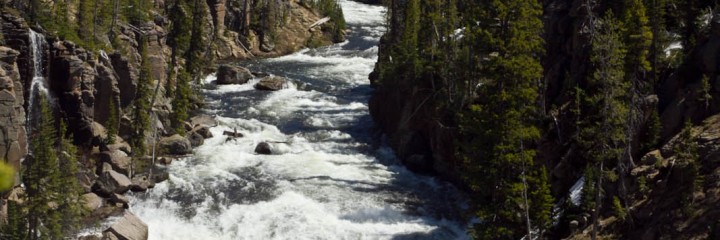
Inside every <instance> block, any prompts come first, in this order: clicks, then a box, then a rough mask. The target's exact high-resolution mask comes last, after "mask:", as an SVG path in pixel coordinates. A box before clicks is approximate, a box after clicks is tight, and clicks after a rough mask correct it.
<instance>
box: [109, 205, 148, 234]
mask: <svg viewBox="0 0 720 240" xmlns="http://www.w3.org/2000/svg"><path fill="white" fill-rule="evenodd" d="M103 239H123V240H147V239H148V225H147V224H145V223H144V222H143V221H142V220H140V218H138V217H136V216H135V215H134V214H132V213H130V212H128V211H126V212H125V215H123V217H122V218H121V219H120V220H118V221H117V222H115V224H113V225H112V226H110V228H108V229H107V230H105V231H104V232H103Z"/></svg>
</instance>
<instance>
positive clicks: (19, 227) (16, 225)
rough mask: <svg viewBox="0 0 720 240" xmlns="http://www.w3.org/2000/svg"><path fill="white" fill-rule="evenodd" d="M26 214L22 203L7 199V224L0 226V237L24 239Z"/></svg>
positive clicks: (11, 239) (15, 239)
mask: <svg viewBox="0 0 720 240" xmlns="http://www.w3.org/2000/svg"><path fill="white" fill-rule="evenodd" d="M26 217H27V214H26V213H25V212H24V211H23V207H22V205H20V204H19V203H17V202H16V201H13V200H8V201H7V224H5V225H3V226H1V228H0V238H2V239H7V240H26V239H28V237H27V233H28V232H27V221H26V220H27V219H26Z"/></svg>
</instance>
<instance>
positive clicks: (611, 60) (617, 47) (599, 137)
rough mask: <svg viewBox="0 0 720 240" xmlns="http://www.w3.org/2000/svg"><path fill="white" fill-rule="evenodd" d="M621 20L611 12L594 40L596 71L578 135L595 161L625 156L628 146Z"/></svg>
mask: <svg viewBox="0 0 720 240" xmlns="http://www.w3.org/2000/svg"><path fill="white" fill-rule="evenodd" d="M618 26H619V24H618V23H617V21H616V19H615V18H614V17H613V15H612V13H609V14H608V15H607V16H606V17H605V18H603V22H602V24H601V25H600V26H599V27H600V30H599V33H598V34H596V35H595V36H594V38H593V40H592V51H591V62H592V64H593V67H594V71H593V73H592V75H591V77H590V78H589V79H588V82H587V86H586V87H585V88H584V93H585V94H586V95H585V97H584V99H582V105H583V109H585V110H584V114H583V115H584V116H583V119H582V120H581V122H580V124H579V125H580V126H581V127H580V129H581V130H580V131H581V132H580V135H579V136H578V137H579V138H578V139H577V140H578V142H579V143H580V145H581V146H582V147H583V152H584V153H585V157H586V158H587V159H589V160H591V162H592V163H597V162H601V161H608V163H615V162H617V161H619V160H620V159H622V154H623V152H624V147H625V146H626V144H625V141H626V135H625V130H626V128H625V126H626V124H627V122H626V121H627V119H628V117H627V116H628V98H627V93H628V89H629V85H628V82H625V81H624V71H623V59H624V57H625V56H624V50H623V49H624V47H623V43H622V41H621V40H620V34H619V33H620V32H619V29H618Z"/></svg>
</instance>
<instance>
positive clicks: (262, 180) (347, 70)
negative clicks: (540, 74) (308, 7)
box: [130, 0, 468, 240]
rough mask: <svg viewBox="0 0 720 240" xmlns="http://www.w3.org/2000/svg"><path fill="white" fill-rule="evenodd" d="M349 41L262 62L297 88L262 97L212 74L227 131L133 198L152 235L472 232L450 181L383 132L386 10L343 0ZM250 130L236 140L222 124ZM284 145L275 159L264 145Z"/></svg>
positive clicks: (214, 110) (215, 103) (440, 235)
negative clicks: (377, 71) (379, 86)
mask: <svg viewBox="0 0 720 240" xmlns="http://www.w3.org/2000/svg"><path fill="white" fill-rule="evenodd" d="M339 2H340V3H341V4H342V7H343V11H344V13H345V16H346V19H347V23H348V27H349V28H351V29H352V32H351V34H350V36H348V41H346V42H343V43H340V44H336V45H332V46H329V47H324V48H319V49H312V50H311V49H307V50H303V51H301V52H299V53H296V54H292V55H289V56H285V57H279V58H275V59H268V60H262V61H259V62H246V63H242V64H241V65H242V66H246V67H248V68H251V69H253V70H255V71H264V72H268V73H272V74H275V75H280V76H286V77H288V78H290V79H292V80H293V83H292V84H290V87H289V88H288V89H284V90H280V91H277V92H260V91H256V90H254V89H253V88H252V85H253V84H254V83H255V82H257V81H258V80H257V79H255V80H252V81H251V82H250V83H248V84H244V85H226V86H214V85H213V84H211V83H210V82H212V81H213V80H214V76H209V77H208V79H206V82H207V83H208V84H207V85H206V86H207V89H205V90H204V94H205V100H206V101H207V102H208V107H207V110H206V113H207V114H210V115H214V116H216V118H217V120H218V121H219V126H217V127H214V128H212V129H211V131H212V133H213V136H215V137H213V138H211V139H207V140H206V141H205V143H204V144H203V145H202V146H200V147H198V148H197V149H195V152H194V154H193V156H192V157H189V158H186V159H181V160H178V161H174V162H173V163H172V165H170V167H169V169H168V171H169V173H170V179H169V180H168V181H166V182H163V183H160V184H157V186H156V187H155V188H154V189H151V190H150V191H148V192H147V193H136V194H133V195H131V203H130V206H131V209H130V211H131V212H133V213H134V214H136V215H137V216H138V217H140V218H141V219H142V220H143V221H145V222H146V223H147V224H148V225H149V229H150V230H149V231H150V232H149V234H150V239H152V240H159V239H467V238H468V237H467V235H466V233H465V224H464V223H463V221H462V220H461V219H462V214H461V212H462V211H463V209H462V208H463V206H465V205H466V204H465V203H466V201H465V199H464V198H463V196H462V195H461V194H460V193H459V192H458V191H457V190H456V189H455V188H453V187H452V186H451V185H450V184H448V183H445V182H441V181H438V180H436V179H434V178H431V177H426V176H420V175H416V174H414V173H412V172H410V171H408V170H407V169H406V168H405V167H403V166H402V165H401V164H400V163H399V162H398V160H397V159H396V158H395V156H394V153H393V152H392V150H391V149H389V148H388V147H386V146H385V145H384V144H383V143H382V138H381V137H379V136H377V134H373V132H375V130H374V129H373V122H372V119H371V118H370V116H369V115H368V106H367V102H368V99H369V97H370V95H371V93H372V88H371V87H370V86H369V81H368V80H367V76H368V74H369V73H370V72H371V71H372V69H373V67H374V64H375V62H376V60H377V52H378V49H377V47H376V46H377V44H378V41H379V39H380V37H381V36H382V34H383V32H384V27H383V24H384V23H383V21H384V14H385V12H384V11H385V10H384V8H382V7H377V6H369V5H364V4H360V3H356V2H352V1H346V0H340V1H339ZM235 128H237V130H238V131H239V132H241V133H243V134H244V135H245V137H243V138H238V139H236V140H235V141H226V137H225V136H223V135H222V133H223V131H226V130H229V131H232V130H233V129H235ZM263 141H269V142H273V143H272V145H273V147H274V151H275V152H274V153H275V154H273V155H257V154H255V153H254V148H255V146H256V145H257V144H258V143H260V142H263Z"/></svg>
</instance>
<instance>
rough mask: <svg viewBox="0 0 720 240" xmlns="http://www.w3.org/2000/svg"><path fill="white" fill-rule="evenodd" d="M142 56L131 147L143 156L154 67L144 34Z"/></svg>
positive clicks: (141, 48) (136, 153)
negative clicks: (149, 56)
mask: <svg viewBox="0 0 720 240" xmlns="http://www.w3.org/2000/svg"><path fill="white" fill-rule="evenodd" d="M140 42H141V46H140V56H141V59H142V62H141V64H140V76H139V78H138V84H137V89H136V93H135V101H134V102H135V104H134V105H135V108H134V109H133V131H132V136H131V141H130V144H131V147H132V149H133V155H134V156H135V157H141V156H143V154H145V153H146V146H145V136H146V134H147V132H148V131H149V129H150V110H151V107H152V106H150V98H151V97H152V93H151V91H150V88H151V83H152V81H153V79H152V75H151V72H152V69H151V66H150V60H149V59H148V56H147V39H146V38H145V37H144V36H143V37H142V39H141V41H140Z"/></svg>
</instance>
